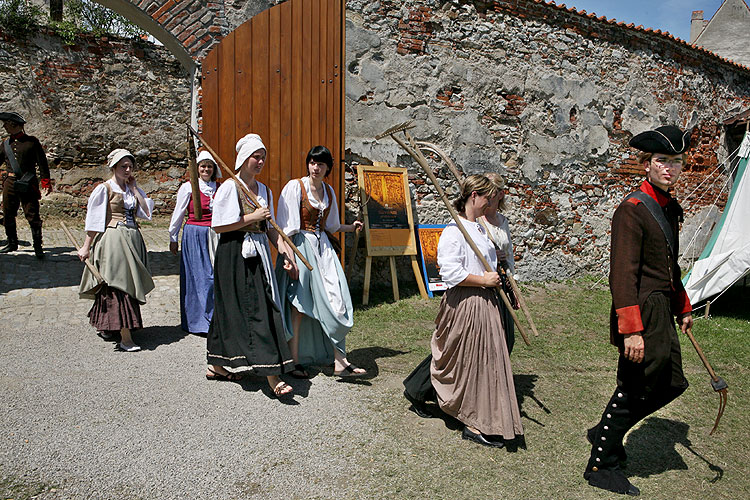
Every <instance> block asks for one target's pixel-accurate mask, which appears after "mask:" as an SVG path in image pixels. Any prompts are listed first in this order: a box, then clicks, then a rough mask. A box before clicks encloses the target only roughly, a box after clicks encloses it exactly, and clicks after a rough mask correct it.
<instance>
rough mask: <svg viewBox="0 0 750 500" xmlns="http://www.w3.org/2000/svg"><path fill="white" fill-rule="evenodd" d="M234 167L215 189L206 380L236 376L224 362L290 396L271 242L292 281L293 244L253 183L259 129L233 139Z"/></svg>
mask: <svg viewBox="0 0 750 500" xmlns="http://www.w3.org/2000/svg"><path fill="white" fill-rule="evenodd" d="M236 150H237V159H236V161H235V166H234V169H235V172H237V171H238V176H237V177H238V181H227V182H225V183H223V184H222V185H221V186H220V187H219V189H218V190H217V191H216V196H215V197H214V207H213V218H212V222H211V225H212V227H213V228H214V231H216V232H217V233H219V246H218V248H217V249H216V259H215V263H214V297H215V304H214V315H213V319H212V320H211V326H210V328H209V331H208V338H207V347H208V355H207V360H208V365H209V366H208V371H207V372H206V378H207V379H209V380H228V381H237V380H239V379H240V378H241V375H240V374H239V373H237V372H230V371H228V370H227V369H226V367H243V366H244V367H248V368H250V371H252V372H253V373H255V374H256V375H264V376H266V377H267V378H268V385H269V386H270V387H271V390H272V391H273V394H274V395H275V396H277V397H278V396H284V395H291V393H292V387H291V386H290V385H288V384H287V383H286V382H284V381H282V380H281V378H280V377H279V375H281V374H283V373H287V372H290V371H292V370H293V369H294V363H293V361H292V356H291V353H290V351H289V346H288V345H287V342H286V337H285V333H284V324H283V323H282V321H283V320H282V318H281V314H280V312H279V311H280V309H279V304H280V301H279V289H278V285H277V284H276V277H275V275H274V270H273V265H272V263H271V249H270V247H269V246H268V242H269V240H270V241H271V242H273V243H274V244H275V245H276V248H278V250H279V253H280V254H282V255H283V256H285V257H286V259H285V261H284V269H286V270H287V272H288V273H289V275H290V277H291V278H292V279H297V275H298V272H297V266H296V264H295V260H294V255H293V253H292V250H291V248H289V246H288V245H287V244H286V242H284V240H283V239H282V238H281V235H280V234H279V233H278V232H277V231H276V230H275V229H274V228H273V227H271V226H269V225H268V224H267V223H266V220H267V219H270V218H272V217H273V194H272V193H271V190H270V189H268V187H267V186H266V185H265V184H263V183H261V182H259V181H257V180H256V178H255V177H256V176H257V175H258V174H260V172H261V171H262V170H263V166H264V165H265V161H266V147H265V146H264V145H263V141H262V140H261V138H260V136H258V135H257V134H248V135H246V136H245V137H243V138H242V139H240V140H239V141H238V142H237V147H236ZM236 182H241V183H242V184H244V185H245V187H246V188H247V189H249V190H250V191H252V192H253V193H254V194H255V196H256V197H257V198H258V202H259V204H260V206H258V207H254V206H253V205H252V204H251V203H250V202H249V201H248V200H247V199H246V198H245V196H244V195H243V194H242V192H241V191H240V189H238V187H237V184H236Z"/></svg>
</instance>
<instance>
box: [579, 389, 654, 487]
mask: <svg viewBox="0 0 750 500" xmlns="http://www.w3.org/2000/svg"><path fill="white" fill-rule="evenodd" d="M632 418H633V411H632V410H631V408H630V406H629V401H628V395H627V394H626V393H624V392H623V391H622V390H621V389H619V388H618V389H617V390H615V393H614V394H613V395H612V398H611V399H610V400H609V403H608V404H607V408H606V409H605V410H604V413H603V414H602V419H601V421H600V422H599V424H598V425H597V426H596V427H594V429H595V432H594V436H593V444H592V447H591V457H590V458H589V463H588V465H586V471H585V472H584V473H583V477H584V479H586V480H587V481H588V482H589V484H590V485H591V486H595V487H597V488H602V489H605V490H607V491H612V492H614V493H620V494H624V495H631V496H638V495H640V493H641V492H640V490H639V489H638V488H636V487H635V486H633V485H632V484H630V481H628V478H627V477H626V476H625V474H623V472H622V470H621V469H620V466H619V461H620V453H619V450H623V451H624V448H623V445H622V440H623V438H624V437H625V433H626V432H628V430H629V429H630V428H631V427H632V423H631V421H632Z"/></svg>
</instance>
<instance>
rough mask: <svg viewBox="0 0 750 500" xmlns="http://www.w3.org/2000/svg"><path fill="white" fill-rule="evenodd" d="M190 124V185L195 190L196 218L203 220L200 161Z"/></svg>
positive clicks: (194, 206) (188, 151)
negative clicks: (199, 180) (199, 172)
mask: <svg viewBox="0 0 750 500" xmlns="http://www.w3.org/2000/svg"><path fill="white" fill-rule="evenodd" d="M189 127H190V125H188V131H187V139H188V140H187V154H188V171H189V172H190V187H191V189H192V192H193V212H195V220H198V221H201V220H203V207H202V206H201V195H200V186H199V185H198V179H199V176H198V163H197V160H196V158H195V147H194V144H193V136H192V135H191V134H190V130H189Z"/></svg>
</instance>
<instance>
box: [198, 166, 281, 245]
mask: <svg viewBox="0 0 750 500" xmlns="http://www.w3.org/2000/svg"><path fill="white" fill-rule="evenodd" d="M237 182H242V184H243V185H244V186H245V187H247V185H246V184H245V183H244V182H243V181H242V179H240V178H239V177H238V178H237ZM256 182H258V194H257V195H256V197H257V198H258V203H260V205H261V206H263V207H268V209H269V210H270V211H271V218H272V219H273V218H274V211H273V194H272V193H271V190H270V189H268V186H266V185H265V184H263V183H262V182H259V181H256ZM243 196H244V195H243ZM240 219H242V215H241V207H240V200H239V197H238V196H237V185H236V184H235V183H234V182H233V181H227V182H224V183H222V185H221V186H219V189H217V190H216V195H215V196H214V207H213V211H212V212H211V227H214V228H215V227H217V226H227V225H229V224H234V223H235V222H238V221H239V220H240ZM253 234H255V233H245V241H244V242H243V243H242V256H243V257H245V258H246V259H247V258H250V257H255V256H256V255H258V253H257V248H256V247H255V244H254V243H253V239H254V237H253ZM261 236H262V237H264V238H265V237H266V234H265V233H263V234H259V235H257V236H256V239H257V237H261ZM259 243H260V241H259ZM261 244H262V243H261ZM266 245H267V243H266Z"/></svg>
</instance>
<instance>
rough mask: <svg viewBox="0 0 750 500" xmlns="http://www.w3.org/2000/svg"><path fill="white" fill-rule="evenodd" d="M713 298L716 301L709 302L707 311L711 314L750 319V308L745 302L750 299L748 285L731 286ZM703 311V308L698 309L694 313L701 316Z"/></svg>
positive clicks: (743, 319) (744, 319)
mask: <svg viewBox="0 0 750 500" xmlns="http://www.w3.org/2000/svg"><path fill="white" fill-rule="evenodd" d="M713 300H715V301H716V302H711V309H710V311H709V313H710V315H711V316H721V317H724V318H733V319H738V320H742V321H750V308H748V307H747V303H748V301H750V286H744V285H736V286H733V287H731V288H730V289H729V290H727V291H726V293H724V294H723V295H721V297H719V298H714V299H713ZM703 313H705V309H700V310H699V311H698V312H697V313H694V314H697V315H698V316H701V315H702V314H703Z"/></svg>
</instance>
